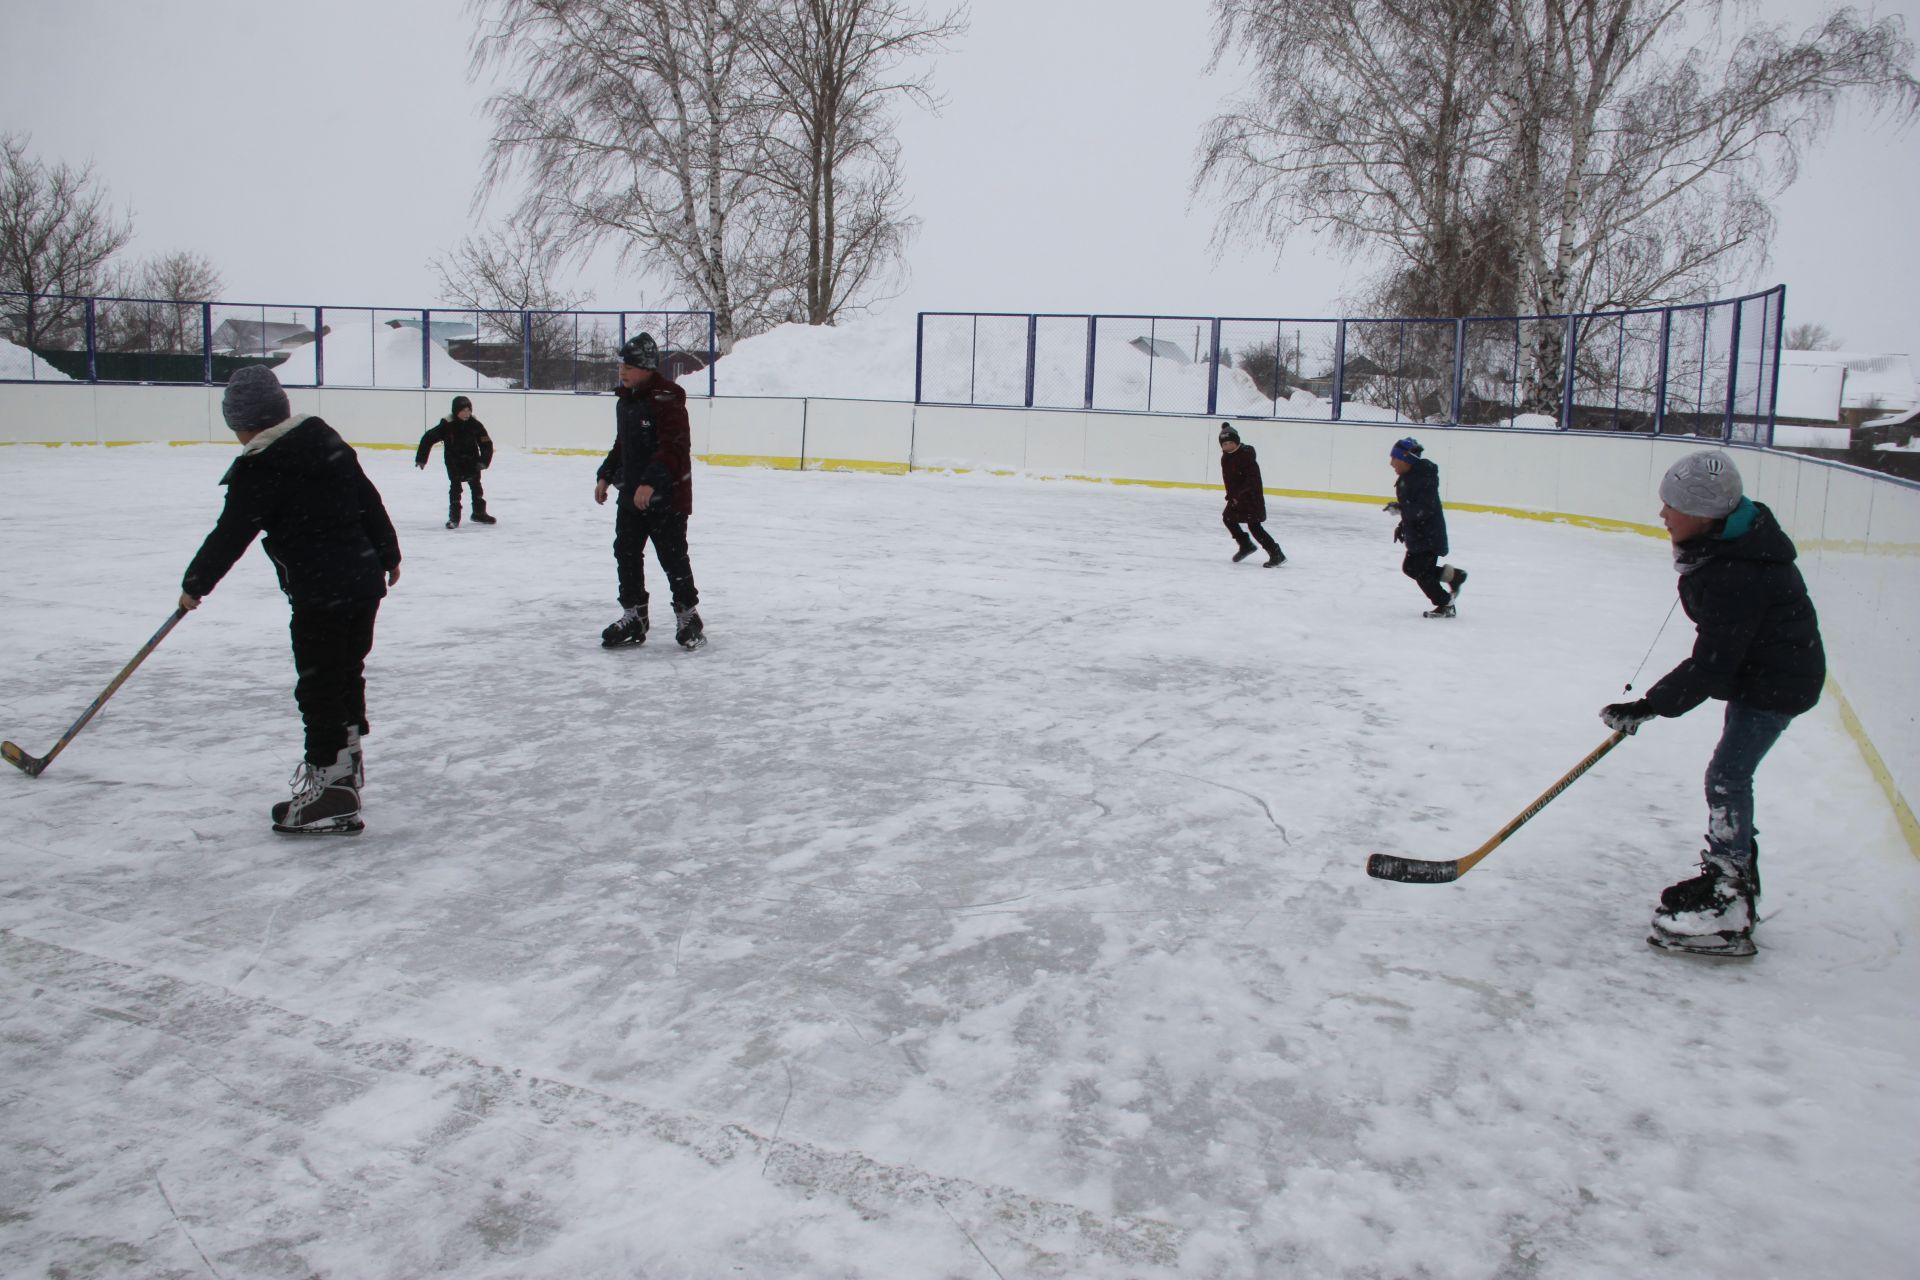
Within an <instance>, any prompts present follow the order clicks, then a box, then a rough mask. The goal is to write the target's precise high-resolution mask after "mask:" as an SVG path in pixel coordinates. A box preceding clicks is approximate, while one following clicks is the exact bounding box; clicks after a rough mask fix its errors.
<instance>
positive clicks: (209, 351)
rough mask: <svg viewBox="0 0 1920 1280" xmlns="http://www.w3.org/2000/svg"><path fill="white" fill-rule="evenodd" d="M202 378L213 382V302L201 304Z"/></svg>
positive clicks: (204, 380) (207, 381)
mask: <svg viewBox="0 0 1920 1280" xmlns="http://www.w3.org/2000/svg"><path fill="white" fill-rule="evenodd" d="M200 371H201V372H200V378H201V381H203V382H206V383H208V384H211V383H212V382H213V304H212V303H211V302H203V303H201V304H200Z"/></svg>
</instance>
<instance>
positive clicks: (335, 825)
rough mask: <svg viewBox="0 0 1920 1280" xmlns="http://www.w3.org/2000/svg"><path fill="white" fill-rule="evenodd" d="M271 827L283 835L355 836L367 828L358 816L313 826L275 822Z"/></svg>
mask: <svg viewBox="0 0 1920 1280" xmlns="http://www.w3.org/2000/svg"><path fill="white" fill-rule="evenodd" d="M273 829H274V830H275V831H278V832H279V833H280V834H281V835H283V836H357V835H359V834H360V833H361V832H362V831H365V830H366V829H367V824H366V823H364V822H362V821H360V819H358V818H350V819H347V820H345V821H338V820H336V821H334V822H329V823H327V824H326V825H324V826H315V827H289V826H285V825H284V824H282V823H278V822H276V823H274V824H273Z"/></svg>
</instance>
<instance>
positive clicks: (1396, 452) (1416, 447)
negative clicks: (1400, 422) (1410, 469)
mask: <svg viewBox="0 0 1920 1280" xmlns="http://www.w3.org/2000/svg"><path fill="white" fill-rule="evenodd" d="M1425 452H1426V448H1425V446H1423V445H1422V444H1421V443H1420V442H1419V441H1418V440H1415V439H1414V438H1413V437H1412V436H1402V437H1401V438H1400V439H1398V440H1395V441H1394V442H1393V452H1392V453H1391V454H1390V455H1389V456H1390V457H1393V458H1397V459H1399V460H1400V461H1401V462H1412V461H1413V460H1414V459H1415V458H1418V457H1419V456H1420V455H1421V454H1423V453H1425Z"/></svg>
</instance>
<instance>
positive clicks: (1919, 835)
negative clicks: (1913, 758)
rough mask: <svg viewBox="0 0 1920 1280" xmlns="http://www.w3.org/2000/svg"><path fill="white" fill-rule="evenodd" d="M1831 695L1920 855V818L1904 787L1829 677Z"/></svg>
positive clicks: (1909, 842)
mask: <svg viewBox="0 0 1920 1280" xmlns="http://www.w3.org/2000/svg"><path fill="white" fill-rule="evenodd" d="M1827 694H1828V696H1829V697H1831V698H1832V699H1833V700H1834V702H1836V703H1838V704H1839V707H1840V723H1841V724H1843V725H1845V726H1846V730H1847V733H1848V735H1849V736H1850V737H1852V739H1853V742H1854V745H1855V746H1857V747H1859V748H1860V757H1861V759H1863V760H1865V761H1866V762H1867V772H1868V773H1871V774H1872V775H1873V780H1874V781H1875V782H1878V783H1879V784H1880V790H1882V791H1884V792H1885V793H1886V796H1887V803H1888V804H1891V805H1892V806H1893V817H1894V821H1896V822H1898V823H1899V824H1900V834H1901V835H1903V836H1905V837H1906V838H1907V848H1908V849H1909V850H1911V851H1912V853H1913V856H1914V857H1916V858H1920V820H1916V819H1915V818H1914V816H1913V808H1912V806H1910V805H1909V804H1908V803H1907V798H1906V797H1905V796H1903V795H1901V794H1900V786H1899V784H1898V783H1896V782H1895V781H1894V780H1893V771H1892V770H1890V769H1888V768H1887V762H1886V761H1885V760H1883V759H1881V758H1880V753H1879V752H1878V751H1876V750H1875V749H1874V746H1873V739H1871V738H1869V737H1868V736H1867V730H1866V726H1864V725H1862V724H1861V723H1860V717H1859V716H1857V715H1855V714H1854V713H1853V704H1852V703H1850V702H1848V701H1847V695H1846V694H1844V693H1842V692H1840V686H1839V685H1838V684H1835V683H1834V680H1833V677H1832V676H1828V677H1827Z"/></svg>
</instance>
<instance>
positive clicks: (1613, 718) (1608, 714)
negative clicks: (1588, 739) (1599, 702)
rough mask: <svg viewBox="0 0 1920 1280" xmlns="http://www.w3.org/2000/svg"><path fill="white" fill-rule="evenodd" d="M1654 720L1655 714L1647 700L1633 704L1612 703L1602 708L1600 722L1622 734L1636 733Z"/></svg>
mask: <svg viewBox="0 0 1920 1280" xmlns="http://www.w3.org/2000/svg"><path fill="white" fill-rule="evenodd" d="M1654 718H1655V712H1654V710H1653V708H1651V707H1649V706H1648V705H1647V700H1646V699H1645V698H1639V699H1636V700H1635V701H1633V702H1610V703H1608V704H1607V705H1606V706H1604V707H1602V708H1600V722H1601V723H1602V724H1604V725H1606V726H1607V728H1609V729H1613V730H1616V731H1618V732H1620V733H1634V732H1636V731H1637V730H1638V729H1639V728H1640V726H1641V725H1643V724H1645V723H1646V722H1647V721H1649V720H1652V719H1654Z"/></svg>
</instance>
